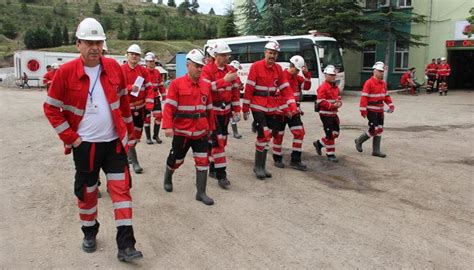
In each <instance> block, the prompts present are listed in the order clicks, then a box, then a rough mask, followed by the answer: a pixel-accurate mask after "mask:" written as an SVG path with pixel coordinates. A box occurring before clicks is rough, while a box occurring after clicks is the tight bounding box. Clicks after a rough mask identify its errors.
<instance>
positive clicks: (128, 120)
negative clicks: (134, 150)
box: [117, 71, 136, 146]
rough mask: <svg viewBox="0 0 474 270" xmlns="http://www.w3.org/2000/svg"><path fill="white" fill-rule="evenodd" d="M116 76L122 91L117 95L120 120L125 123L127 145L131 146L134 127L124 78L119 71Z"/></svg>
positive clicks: (133, 138) (133, 137) (133, 141)
mask: <svg viewBox="0 0 474 270" xmlns="http://www.w3.org/2000/svg"><path fill="white" fill-rule="evenodd" d="M117 76H119V79H120V88H121V89H122V90H121V91H120V93H119V95H120V96H119V98H120V112H121V114H122V119H123V121H124V122H125V125H126V127H127V133H128V144H129V145H131V146H133V145H134V144H135V142H136V141H135V127H134V125H133V118H132V113H131V111H130V100H129V96H128V91H127V87H126V83H125V77H124V76H123V73H122V71H120V72H119V73H118V74H117Z"/></svg>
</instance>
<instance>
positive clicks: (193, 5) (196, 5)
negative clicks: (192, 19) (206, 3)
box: [190, 0, 199, 14]
mask: <svg viewBox="0 0 474 270" xmlns="http://www.w3.org/2000/svg"><path fill="white" fill-rule="evenodd" d="M190 8H191V12H192V13H193V14H197V12H198V8H199V3H198V0H193V1H192V3H191V5H190Z"/></svg>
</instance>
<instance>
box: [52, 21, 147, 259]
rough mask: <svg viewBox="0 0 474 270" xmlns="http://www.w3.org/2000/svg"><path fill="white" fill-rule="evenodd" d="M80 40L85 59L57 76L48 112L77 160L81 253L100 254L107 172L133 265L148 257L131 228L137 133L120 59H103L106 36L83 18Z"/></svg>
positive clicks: (122, 248)
mask: <svg viewBox="0 0 474 270" xmlns="http://www.w3.org/2000/svg"><path fill="white" fill-rule="evenodd" d="M76 37H77V41H76V47H77V49H78V51H79V52H80V54H81V56H80V57H79V58H77V59H75V60H72V61H70V62H68V63H65V64H64V65H63V66H62V67H61V69H59V70H57V71H56V75H55V77H54V79H53V81H52V83H51V87H50V89H49V91H48V97H47V99H46V102H45V103H44V112H45V115H46V117H47V118H48V120H49V122H50V123H51V125H52V126H53V127H54V129H55V130H56V132H57V133H58V135H59V138H60V139H61V140H62V141H63V142H64V145H65V153H66V154H69V153H71V150H72V152H73V155H74V164H75V166H76V176H75V182H74V193H75V194H76V196H77V198H78V206H79V217H80V219H81V224H82V231H83V233H84V241H83V243H82V249H83V250H84V251H85V252H94V251H95V250H96V249H97V244H96V236H97V233H98V231H99V222H98V221H97V181H98V176H99V172H100V170H101V169H102V170H103V171H104V172H105V173H106V177H107V188H108V190H109V194H110V197H111V199H112V202H113V205H114V213H115V224H116V226H117V238H116V241H117V245H118V255H117V257H118V259H119V260H121V261H132V260H135V259H138V258H141V257H143V255H142V253H141V252H140V251H137V250H136V249H135V237H134V232H133V227H132V198H131V196H130V187H131V178H130V173H129V169H128V163H127V154H126V152H127V150H128V148H129V145H133V143H134V133H133V125H132V117H131V114H130V108H129V103H128V97H127V91H126V89H125V87H126V85H125V79H124V77H123V75H122V72H121V69H120V66H119V65H118V64H117V62H116V61H115V60H113V59H109V58H104V57H102V56H101V53H102V46H103V42H104V40H105V34H104V30H103V28H102V26H101V25H100V23H99V22H98V21H96V20H95V19H93V18H86V19H84V20H83V21H82V22H81V23H80V24H79V26H78V28H77V31H76ZM71 148H72V149H71Z"/></svg>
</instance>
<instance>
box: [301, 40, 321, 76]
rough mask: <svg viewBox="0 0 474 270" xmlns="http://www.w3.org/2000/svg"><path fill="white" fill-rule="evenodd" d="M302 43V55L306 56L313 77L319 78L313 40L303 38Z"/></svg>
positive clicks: (305, 59)
mask: <svg viewBox="0 0 474 270" xmlns="http://www.w3.org/2000/svg"><path fill="white" fill-rule="evenodd" d="M300 45H301V56H303V58H304V61H305V63H306V67H307V68H308V71H309V72H310V73H311V77H313V78H319V69H318V59H317V58H316V52H315V50H314V44H313V41H312V40H309V39H301V42H300Z"/></svg>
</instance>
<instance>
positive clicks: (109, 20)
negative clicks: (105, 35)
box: [101, 16, 114, 32]
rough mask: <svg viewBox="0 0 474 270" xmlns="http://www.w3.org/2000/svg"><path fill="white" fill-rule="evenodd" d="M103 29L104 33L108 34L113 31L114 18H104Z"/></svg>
mask: <svg viewBox="0 0 474 270" xmlns="http://www.w3.org/2000/svg"><path fill="white" fill-rule="evenodd" d="M101 24H102V27H103V28H104V32H108V31H110V30H113V27H114V24H113V22H112V18H110V17H109V16H104V17H103V18H102V21H101Z"/></svg>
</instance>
